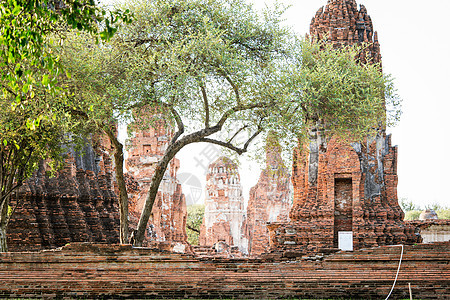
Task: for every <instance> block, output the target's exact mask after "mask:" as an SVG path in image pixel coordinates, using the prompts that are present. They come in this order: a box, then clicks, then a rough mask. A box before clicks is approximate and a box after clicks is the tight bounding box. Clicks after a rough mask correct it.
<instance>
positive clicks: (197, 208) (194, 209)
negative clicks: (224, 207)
mask: <svg viewBox="0 0 450 300" xmlns="http://www.w3.org/2000/svg"><path fill="white" fill-rule="evenodd" d="M204 215H205V206H204V205H199V204H195V205H189V206H188V207H187V220H186V229H187V230H186V232H187V236H188V242H189V244H191V245H198V244H199V236H200V226H201V225H202V222H203V216H204Z"/></svg>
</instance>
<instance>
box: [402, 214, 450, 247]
mask: <svg viewBox="0 0 450 300" xmlns="http://www.w3.org/2000/svg"><path fill="white" fill-rule="evenodd" d="M406 223H407V224H410V225H412V226H414V227H415V228H416V231H417V232H418V233H420V235H421V236H422V239H423V243H433V242H446V241H450V220H448V219H440V220H436V219H435V220H413V221H406Z"/></svg>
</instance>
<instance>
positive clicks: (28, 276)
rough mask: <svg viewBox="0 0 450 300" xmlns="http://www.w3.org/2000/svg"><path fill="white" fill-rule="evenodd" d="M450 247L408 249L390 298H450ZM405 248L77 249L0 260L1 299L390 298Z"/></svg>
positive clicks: (76, 246) (7, 255) (4, 256)
mask: <svg viewBox="0 0 450 300" xmlns="http://www.w3.org/2000/svg"><path fill="white" fill-rule="evenodd" d="M449 248H450V243H449V242H445V243H436V244H427V245H424V244H419V245H415V246H405V252H404V255H403V262H402V265H401V270H400V274H399V277H398V281H397V285H396V286H395V289H394V291H393V295H392V296H391V299H401V298H409V294H408V283H411V287H412V293H413V298H414V299H450V288H449V284H450V270H449V258H450V253H449V251H448V250H449ZM400 251H401V248H400V247H398V246H383V247H377V248H371V249H364V250H359V251H355V252H340V253H336V254H332V255H329V256H326V257H325V258H323V259H320V258H317V259H314V258H309V259H308V258H306V257H303V258H302V259H301V260H291V261H289V260H288V259H287V258H282V257H281V258H278V259H274V258H270V257H268V256H267V257H266V258H264V259H216V260H209V261H204V260H200V259H197V258H194V257H192V256H188V255H184V254H171V253H168V252H163V251H161V250H156V249H154V250H151V249H143V248H141V249H132V248H130V247H129V246H117V245H99V244H96V245H92V244H72V245H69V246H66V247H64V248H63V249H62V250H50V251H42V252H23V253H17V252H11V253H2V254H0V297H82V298H111V297H117V298H119V297H120V298H144V297H145V298H158V299H161V298H169V299H174V298H216V299H217V298H247V299H249V298H250V299H276V298H292V297H299V298H321V297H325V298H327V299H329V298H341V297H343V298H357V299H360V298H367V299H384V298H385V297H386V296H387V294H388V293H389V291H390V288H391V286H392V283H393V280H394V278H395V274H396V271H397V267H398V261H399V258H400Z"/></svg>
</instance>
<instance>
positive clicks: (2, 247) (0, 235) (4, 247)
mask: <svg viewBox="0 0 450 300" xmlns="http://www.w3.org/2000/svg"><path fill="white" fill-rule="evenodd" d="M0 252H8V244H7V243H6V226H0Z"/></svg>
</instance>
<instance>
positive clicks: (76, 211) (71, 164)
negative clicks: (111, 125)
mask: <svg viewBox="0 0 450 300" xmlns="http://www.w3.org/2000/svg"><path fill="white" fill-rule="evenodd" d="M93 140H94V143H87V144H86V146H85V147H84V149H82V151H81V152H76V151H75V150H74V149H72V148H69V149H68V158H67V159H66V166H65V167H64V169H63V170H61V171H59V172H58V173H57V174H56V175H55V176H54V177H49V176H48V174H47V173H46V171H48V168H47V166H46V164H45V163H44V162H42V163H41V165H40V166H39V169H38V171H37V172H35V173H34V174H33V176H32V177H31V178H30V179H29V180H27V181H26V183H25V184H24V186H23V187H21V188H20V190H19V191H18V193H17V194H16V195H14V196H13V199H12V206H14V205H15V204H16V203H17V201H18V207H17V209H16V211H15V213H14V215H13V218H12V220H11V222H10V224H9V226H8V247H9V249H10V250H11V251H25V250H40V249H49V248H55V247H60V246H63V245H65V244H66V243H69V242H87V241H91V242H104V243H117V242H118V241H119V233H118V230H119V215H118V204H117V197H116V194H115V192H114V174H113V163H112V161H111V159H110V156H109V154H108V153H109V152H110V151H111V147H110V145H109V144H108V141H107V140H106V139H100V138H95V139H93Z"/></svg>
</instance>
